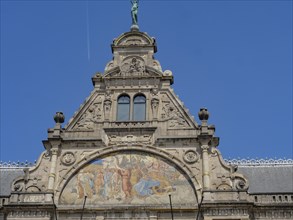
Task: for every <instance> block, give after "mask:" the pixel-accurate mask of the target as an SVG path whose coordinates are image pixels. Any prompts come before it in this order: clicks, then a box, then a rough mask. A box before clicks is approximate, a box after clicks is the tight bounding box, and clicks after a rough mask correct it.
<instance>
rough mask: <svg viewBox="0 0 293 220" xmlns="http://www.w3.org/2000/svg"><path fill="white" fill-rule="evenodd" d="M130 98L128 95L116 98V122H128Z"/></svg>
mask: <svg viewBox="0 0 293 220" xmlns="http://www.w3.org/2000/svg"><path fill="white" fill-rule="evenodd" d="M129 111H130V98H129V96H128V95H122V96H120V97H119V98H118V107H117V121H129V116H130V113H129Z"/></svg>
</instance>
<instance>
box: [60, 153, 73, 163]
mask: <svg viewBox="0 0 293 220" xmlns="http://www.w3.org/2000/svg"><path fill="white" fill-rule="evenodd" d="M75 160H76V159H75V156H74V154H73V153H72V152H66V153H64V154H63V155H62V158H61V162H62V164H64V165H66V166H69V165H72V164H74V162H75Z"/></svg>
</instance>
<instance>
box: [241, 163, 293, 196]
mask: <svg viewBox="0 0 293 220" xmlns="http://www.w3.org/2000/svg"><path fill="white" fill-rule="evenodd" d="M237 172H239V173H242V174H243V175H244V176H245V177H246V178H247V179H248V180H249V189H248V192H249V193H252V194H258V193H260V194H261V193H293V164H291V165H266V166H262V165H259V166H241V165H239V166H238V170H237Z"/></svg>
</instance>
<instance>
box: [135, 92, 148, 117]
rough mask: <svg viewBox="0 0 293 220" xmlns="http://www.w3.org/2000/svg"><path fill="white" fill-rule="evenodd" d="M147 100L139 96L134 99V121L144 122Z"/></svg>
mask: <svg viewBox="0 0 293 220" xmlns="http://www.w3.org/2000/svg"><path fill="white" fill-rule="evenodd" d="M145 103H146V100H145V96H143V95H137V96H135V97H134V99H133V117H132V120H134V121H144V120H145V111H146V105H145Z"/></svg>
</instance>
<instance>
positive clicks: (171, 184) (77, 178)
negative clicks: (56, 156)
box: [59, 151, 196, 205]
mask: <svg viewBox="0 0 293 220" xmlns="http://www.w3.org/2000/svg"><path fill="white" fill-rule="evenodd" d="M169 194H171V195H172V203H173V204H174V205H176V204H180V205H182V204H190V205H194V204H195V203H196V197H195V192H194V190H193V188H192V186H191V184H190V182H189V181H188V180H187V178H186V176H185V175H184V174H183V173H182V172H181V171H180V170H178V169H177V168H176V166H173V165H171V164H170V163H169V162H167V161H166V160H165V159H163V158H161V157H157V156H155V155H152V154H148V153H145V152H126V151H125V152H122V153H121V152H119V153H115V154H111V155H108V156H107V157H104V158H99V159H97V160H94V161H92V162H90V163H89V164H88V165H86V166H85V167H83V168H82V169H80V170H79V171H78V172H77V173H76V175H74V176H73V177H72V178H71V180H69V182H68V183H67V185H66V187H65V188H64V190H63V192H62V194H61V197H60V201H59V202H60V204H64V205H75V204H82V203H83V201H84V197H85V196H87V201H86V204H87V205H99V204H100V205H113V204H115V205H118V204H121V205H122V204H123V205H125V204H133V205H139V204H141V205H156V204H161V205H169Z"/></svg>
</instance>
